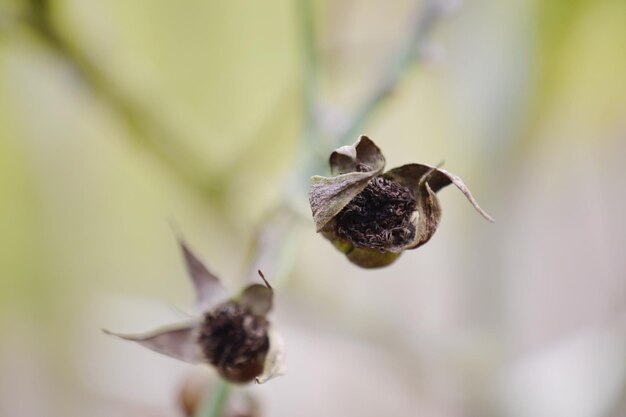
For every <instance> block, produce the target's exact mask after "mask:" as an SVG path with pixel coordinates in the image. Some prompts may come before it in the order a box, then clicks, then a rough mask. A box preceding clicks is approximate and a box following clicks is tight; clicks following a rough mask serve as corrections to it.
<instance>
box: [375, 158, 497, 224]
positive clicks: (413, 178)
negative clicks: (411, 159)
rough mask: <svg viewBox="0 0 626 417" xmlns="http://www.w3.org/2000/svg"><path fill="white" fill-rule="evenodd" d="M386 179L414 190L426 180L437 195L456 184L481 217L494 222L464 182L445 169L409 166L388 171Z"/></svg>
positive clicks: (419, 165) (420, 165) (421, 165)
mask: <svg viewBox="0 0 626 417" xmlns="http://www.w3.org/2000/svg"><path fill="white" fill-rule="evenodd" d="M385 177H387V178H391V179H393V180H394V181H397V182H399V183H400V184H402V185H404V186H406V187H410V188H412V189H413V190H417V189H418V188H419V184H420V182H421V181H422V180H424V181H426V182H427V183H428V185H429V186H430V188H431V190H432V191H433V192H435V193H437V192H438V191H439V190H441V189H442V188H444V187H446V186H448V185H450V184H454V185H455V186H456V187H457V188H458V189H459V190H461V192H462V193H463V195H465V197H466V198H467V199H468V200H469V202H470V203H471V204H472V206H473V207H474V208H475V209H476V211H478V213H480V215H481V216H483V217H484V218H485V219H486V220H488V221H490V222H493V218H492V217H491V216H490V215H488V214H487V213H486V212H485V211H484V210H483V209H481V208H480V206H479V205H478V202H477V201H476V199H475V198H474V196H473V195H472V193H471V192H470V190H469V188H467V185H465V183H464V182H463V180H462V179H461V178H459V177H458V176H456V175H454V174H452V173H450V172H448V171H446V170H444V169H441V168H437V167H433V166H429V165H425V164H407V165H402V166H400V167H397V168H394V169H391V170H389V171H387V172H386V173H385Z"/></svg>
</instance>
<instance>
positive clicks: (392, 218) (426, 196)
mask: <svg viewBox="0 0 626 417" xmlns="http://www.w3.org/2000/svg"><path fill="white" fill-rule="evenodd" d="M329 163H330V168H331V173H332V175H333V176H331V177H320V176H314V177H313V178H312V179H311V181H312V182H311V190H310V194H309V202H310V204H311V211H312V213H313V220H314V221H315V225H316V229H317V231H318V232H320V233H322V234H323V235H324V236H325V237H326V238H327V239H329V240H330V241H331V242H332V243H333V244H334V245H335V247H336V248H337V249H339V250H340V251H342V252H344V253H345V254H346V256H347V257H348V259H349V260H350V261H352V262H353V263H355V264H357V265H359V266H361V267H364V268H377V267H383V266H386V265H389V264H390V263H392V262H393V261H395V260H396V259H397V258H398V257H399V256H400V254H401V253H402V252H403V251H404V250H406V249H415V248H417V247H419V246H421V245H423V244H424V243H426V242H427V241H428V240H429V239H430V238H431V237H432V236H433V234H434V233H435V230H437V226H438V225H439V221H440V220H441V207H440V204H439V199H438V198H437V195H436V193H437V192H438V191H439V190H441V189H442V188H444V187H445V186H447V185H450V184H454V185H455V186H456V187H457V188H458V189H459V190H461V192H462V193H463V194H464V195H465V197H466V198H467V199H468V200H469V201H470V203H471V204H472V205H473V206H474V208H475V209H476V210H477V211H478V212H479V213H480V214H481V215H482V216H483V217H484V218H485V219H487V220H488V221H493V219H492V218H491V217H490V216H489V215H488V214H487V213H485V212H484V211H483V210H482V209H481V208H480V206H479V205H478V203H477V202H476V200H475V199H474V197H473V196H472V194H471V193H470V191H469V189H468V188H467V186H466V185H465V183H463V181H462V180H461V178H459V177H457V176H456V175H453V174H451V173H449V172H448V171H445V170H443V169H440V168H438V167H432V166H429V165H425V164H408V165H403V166H400V167H398V168H394V169H392V170H390V171H387V172H385V173H383V169H384V167H385V158H384V156H383V154H382V152H381V151H380V149H379V148H378V147H377V146H376V144H375V143H374V142H373V141H372V140H371V139H369V138H368V137H367V136H361V137H360V138H359V139H358V140H357V141H356V143H355V144H354V145H352V146H342V147H341V148H338V149H336V150H335V151H334V152H333V153H332V154H331V155H330V159H329Z"/></svg>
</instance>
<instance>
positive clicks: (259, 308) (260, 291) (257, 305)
mask: <svg viewBox="0 0 626 417" xmlns="http://www.w3.org/2000/svg"><path fill="white" fill-rule="evenodd" d="M273 298H274V291H272V289H271V288H268V287H266V286H264V285H261V284H252V285H249V286H247V287H246V289H245V290H243V293H241V297H240V298H239V304H241V305H242V306H244V307H246V308H247V309H248V310H250V311H251V312H252V313H253V314H257V315H259V316H264V315H266V314H267V313H268V312H269V311H270V310H271V309H272V302H273Z"/></svg>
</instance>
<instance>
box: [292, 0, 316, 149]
mask: <svg viewBox="0 0 626 417" xmlns="http://www.w3.org/2000/svg"><path fill="white" fill-rule="evenodd" d="M296 9H297V15H298V23H299V27H300V45H301V47H300V50H301V64H300V65H301V72H302V84H303V90H304V94H303V98H304V102H303V108H304V128H303V132H302V133H303V134H302V138H303V140H304V141H305V142H306V144H305V145H304V146H303V147H312V146H313V145H314V143H315V141H316V139H317V132H318V120H317V119H318V116H317V107H318V97H317V92H318V90H319V88H318V54H317V50H316V49H317V48H316V46H315V25H314V21H315V19H314V16H313V14H314V11H313V2H312V1H311V0H296Z"/></svg>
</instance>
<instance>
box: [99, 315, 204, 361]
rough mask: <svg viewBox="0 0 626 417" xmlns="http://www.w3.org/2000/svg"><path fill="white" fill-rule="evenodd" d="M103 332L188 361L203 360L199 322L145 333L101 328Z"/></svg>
mask: <svg viewBox="0 0 626 417" xmlns="http://www.w3.org/2000/svg"><path fill="white" fill-rule="evenodd" d="M103 332H104V333H106V334H109V335H111V336H115V337H119V338H120V339H124V340H130V341H132V342H137V343H139V344H140V345H142V346H144V347H146V348H148V349H150V350H153V351H155V352H158V353H161V354H163V355H167V356H170V357H172V358H176V359H179V360H182V361H185V362H189V363H194V364H195V363H201V362H204V360H205V359H204V355H203V354H202V350H201V349H200V346H199V345H198V337H199V335H200V323H199V322H198V321H194V322H191V323H186V324H181V325H177V326H171V327H165V328H161V329H158V330H155V331H153V332H150V333H147V334H120V333H113V332H111V331H108V330H103Z"/></svg>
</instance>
